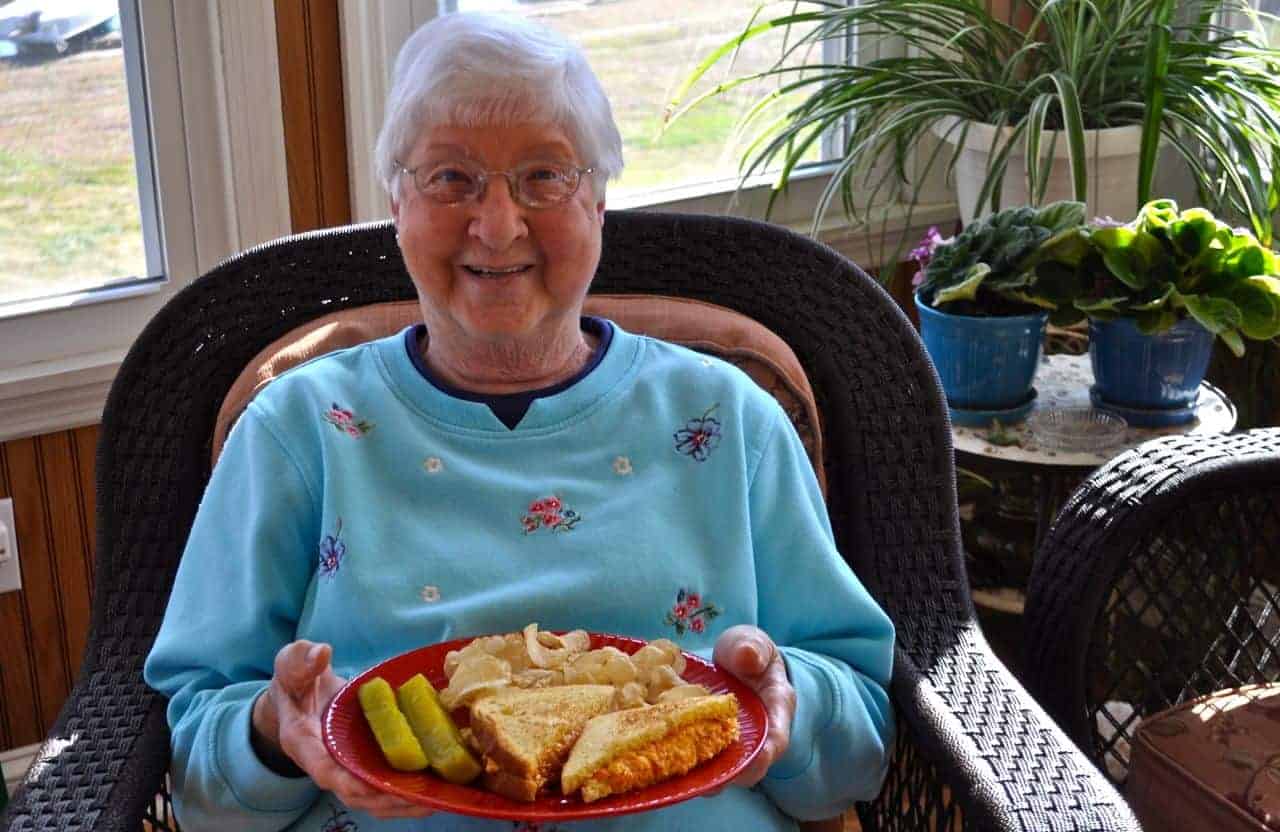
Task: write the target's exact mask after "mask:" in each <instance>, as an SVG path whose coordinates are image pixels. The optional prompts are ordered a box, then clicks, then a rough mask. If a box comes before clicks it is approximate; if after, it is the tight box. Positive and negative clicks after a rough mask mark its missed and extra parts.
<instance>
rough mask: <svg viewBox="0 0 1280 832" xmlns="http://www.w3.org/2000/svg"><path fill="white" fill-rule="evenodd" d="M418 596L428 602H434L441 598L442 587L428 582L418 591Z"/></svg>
mask: <svg viewBox="0 0 1280 832" xmlns="http://www.w3.org/2000/svg"><path fill="white" fill-rule="evenodd" d="M418 597H419V598H421V599H422V600H423V601H424V602H426V603H428V604H434V603H435V602H436V601H439V600H440V587H438V586H432V585H430V584H428V585H427V586H424V587H423V588H422V591H421V592H419V593H418Z"/></svg>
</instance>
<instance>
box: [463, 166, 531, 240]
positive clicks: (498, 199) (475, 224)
mask: <svg viewBox="0 0 1280 832" xmlns="http://www.w3.org/2000/svg"><path fill="white" fill-rule="evenodd" d="M472 204H473V210H472V215H471V225H470V232H471V235H472V236H474V237H475V238H476V239H478V240H479V241H480V242H481V243H483V244H484V245H485V246H487V247H488V248H491V249H496V250H499V251H501V250H503V249H505V248H507V247H508V246H509V245H511V243H513V242H515V241H516V240H518V239H520V238H521V237H524V236H525V235H527V234H528V233H529V227H528V225H527V224H526V223H525V218H524V211H525V209H524V208H523V207H521V206H520V204H519V203H518V202H516V201H515V199H514V198H513V197H512V195H511V185H510V183H509V182H508V180H507V178H506V177H504V176H495V177H493V178H492V179H491V180H489V181H488V182H487V183H486V185H485V189H484V193H482V194H481V195H480V197H479V199H477V200H476V201H475V202H474V203H472Z"/></svg>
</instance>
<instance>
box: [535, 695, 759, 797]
mask: <svg viewBox="0 0 1280 832" xmlns="http://www.w3.org/2000/svg"><path fill="white" fill-rule="evenodd" d="M737 738H738V700H737V699H736V698H735V697H734V696H733V695H732V694H723V695H719V696H698V697H691V698H688V699H682V700H679V701H677V702H667V703H662V704H659V705H650V706H647V707H643V708H636V709H633V710H627V711H617V712H615V713H610V714H605V715H603V716H599V717H596V718H595V719H592V720H591V721H590V722H588V723H587V725H586V728H584V729H583V731H582V736H581V737H579V738H578V741H577V743H576V744H575V745H574V747H573V751H572V753H570V755H569V759H568V761H567V762H566V763H565V765H564V768H563V770H562V771H561V775H560V790H561V791H562V792H563V793H564V794H566V795H569V794H572V793H573V792H575V791H577V790H578V789H582V799H583V800H584V801H586V802H588V803H590V802H591V801H593V800H598V799H600V798H602V797H605V796H607V795H610V794H619V793H622V792H627V791H631V790H633V789H638V788H643V787H644V786H648V785H652V784H653V783H658V782H661V781H663V780H667V779H670V778H672V777H676V776H678V775H681V774H684V773H686V772H688V771H689V770H690V769H692V768H694V767H695V766H697V765H700V764H701V763H704V762H706V761H708V760H710V759H711V758H712V757H715V756H716V755H717V754H719V753H720V752H721V751H723V750H724V749H725V748H727V747H729V745H731V744H732V743H733V742H734V741H735V740H736V739H737Z"/></svg>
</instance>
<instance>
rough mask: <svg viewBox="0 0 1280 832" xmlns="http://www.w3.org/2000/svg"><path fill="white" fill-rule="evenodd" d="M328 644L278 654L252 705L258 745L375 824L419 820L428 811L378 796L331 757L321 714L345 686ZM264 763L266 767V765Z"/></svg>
mask: <svg viewBox="0 0 1280 832" xmlns="http://www.w3.org/2000/svg"><path fill="white" fill-rule="evenodd" d="M332 653H333V649H332V648H331V647H330V646H329V645H327V644H317V643H315V642H311V641H295V642H292V643H290V644H286V645H285V646H284V647H282V648H280V652H279V653H277V654H276V664H275V675H274V676H272V677H271V684H270V685H269V686H268V687H267V689H266V690H265V691H263V693H262V695H261V696H259V697H258V699H257V701H256V702H254V704H253V728H254V731H255V732H256V733H257V737H256V738H255V739H256V740H257V742H256V743H255V746H256V745H261V744H265V745H266V750H267V751H268V753H271V752H273V751H275V752H282V753H283V755H284V756H285V757H287V758H288V759H289V760H291V761H292V762H293V763H294V764H295V765H297V767H298V768H300V769H302V771H303V772H304V773H305V774H306V775H307V776H309V777H310V778H311V779H312V780H313V781H315V784H316V785H317V786H319V787H320V788H322V789H324V790H325V791H328V792H332V793H333V794H334V796H335V797H337V798H338V799H339V800H341V801H342V802H343V804H345V805H346V806H347V807H349V808H352V809H359V810H360V811H362V812H368V813H369V814H371V815H373V816H374V817H378V818H409V817H423V816H425V815H429V814H431V810H430V809H427V808H426V807H424V806H419V805H417V804H416V803H410V802H408V801H406V800H402V799H400V798H398V797H393V796H391V795H388V794H384V793H383V792H380V791H377V790H376V789H374V788H372V787H371V786H368V785H366V784H365V783H363V782H361V781H360V780H357V779H356V778H355V777H354V776H353V775H352V774H351V773H349V772H348V771H347V770H346V769H344V768H342V767H341V766H340V765H338V763H337V762H336V761H335V760H334V759H333V757H331V756H330V755H329V750H328V749H327V748H325V746H324V739H323V737H322V735H321V733H320V728H321V724H322V720H323V719H324V711H325V709H326V708H327V707H328V706H329V702H331V701H332V700H333V697H334V696H336V695H337V693H338V691H339V690H341V689H342V686H343V685H344V684H346V680H345V679H343V678H342V677H341V676H338V675H337V674H335V673H334V672H333V669H332V668H331V667H330V665H329V660H330V657H331V655H332ZM264 762H269V761H267V760H264Z"/></svg>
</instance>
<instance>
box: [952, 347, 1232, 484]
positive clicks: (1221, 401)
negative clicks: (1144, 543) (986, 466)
mask: <svg viewBox="0 0 1280 832" xmlns="http://www.w3.org/2000/svg"><path fill="white" fill-rule="evenodd" d="M1092 385H1093V368H1092V366H1091V365H1090V363H1089V356H1088V355H1049V356H1045V357H1044V358H1043V359H1042V361H1041V364H1040V367H1039V369H1038V370H1037V371H1036V380H1035V387H1036V393H1037V395H1036V402H1035V405H1034V406H1033V408H1032V411H1031V414H1029V415H1028V417H1027V420H1026V421H1023V422H1020V423H1018V424H1016V425H1008V426H1001V427H999V428H994V429H993V428H989V427H988V428H968V427H957V426H952V428H951V433H952V437H953V443H954V444H955V447H956V450H958V451H964V452H965V453H970V454H976V455H978V456H983V457H987V458H990V459H1000V460H1007V461H1010V462H1026V463H1031V464H1039V465H1062V466H1074V467H1090V468H1092V467H1096V466H1098V465H1101V464H1102V463H1104V462H1106V461H1107V460H1109V459H1111V458H1112V457H1113V456H1115V455H1116V454H1118V453H1120V452H1121V451H1124V450H1127V449H1129V448H1133V447H1136V446H1138V445H1141V444H1142V443H1143V442H1146V441H1147V440H1149V439H1154V438H1155V437H1157V436H1168V435H1170V434H1184V433H1227V432H1229V431H1230V430H1231V429H1232V428H1234V427H1235V425H1236V409H1235V405H1233V404H1231V401H1230V400H1229V399H1228V398H1227V397H1226V396H1225V395H1224V394H1223V393H1222V391H1220V390H1218V389H1217V388H1216V387H1214V386H1213V385H1211V384H1208V383H1207V382H1206V383H1204V384H1201V385H1200V398H1199V400H1198V401H1197V406H1196V418H1195V419H1192V420H1191V421H1190V422H1187V423H1186V424H1183V425H1174V426H1172V427H1164V428H1137V427H1132V426H1130V427H1129V428H1127V429H1126V431H1125V437H1124V440H1123V442H1121V443H1120V444H1117V445H1113V446H1111V447H1109V448H1106V449H1102V450H1091V449H1090V450H1081V451H1062V450H1054V449H1050V448H1042V447H1040V445H1039V443H1038V442H1037V441H1036V437H1035V435H1034V434H1033V432H1032V431H1031V429H1030V427H1029V425H1030V424H1031V416H1033V415H1034V414H1035V413H1036V411H1038V410H1044V409H1046V408H1068V407H1090V406H1091V405H1090V403H1089V387H1090V386H1092Z"/></svg>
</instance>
